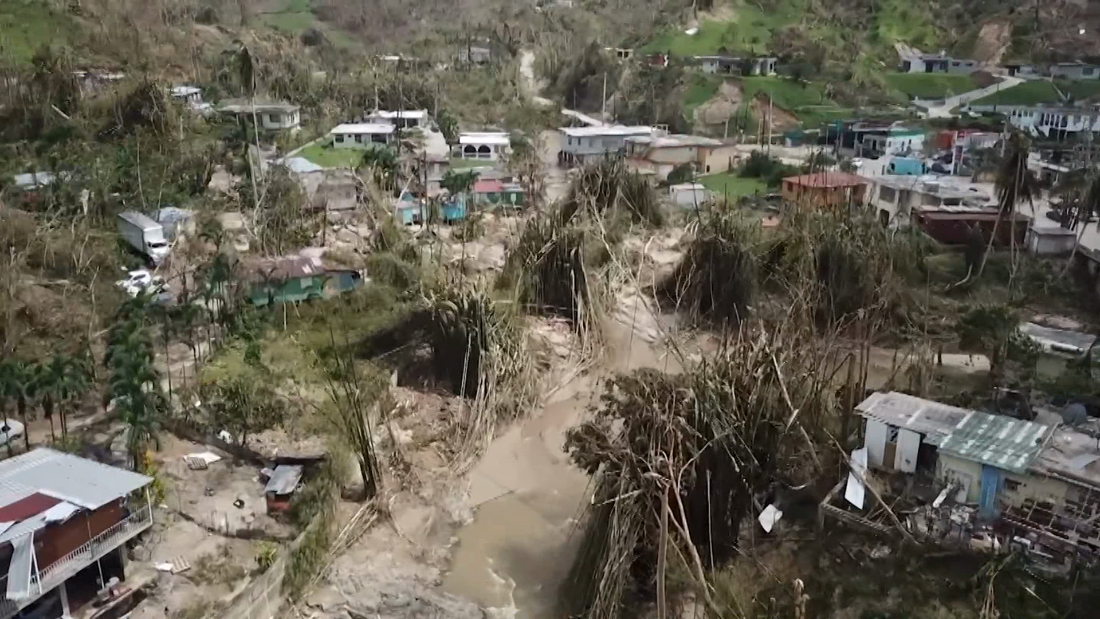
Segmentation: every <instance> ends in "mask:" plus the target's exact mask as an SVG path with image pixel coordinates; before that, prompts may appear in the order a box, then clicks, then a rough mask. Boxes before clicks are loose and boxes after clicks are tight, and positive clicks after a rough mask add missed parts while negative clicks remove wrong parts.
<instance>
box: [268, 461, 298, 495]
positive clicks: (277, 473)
mask: <svg viewBox="0 0 1100 619" xmlns="http://www.w3.org/2000/svg"><path fill="white" fill-rule="evenodd" d="M300 481H302V465H301V464H280V465H279V466H277V467H275V470H274V471H272V472H271V478H270V479H268V480H267V485H266V486H264V492H265V493H267V492H274V493H275V494H290V493H291V492H294V489H295V488H297V487H298V482H300Z"/></svg>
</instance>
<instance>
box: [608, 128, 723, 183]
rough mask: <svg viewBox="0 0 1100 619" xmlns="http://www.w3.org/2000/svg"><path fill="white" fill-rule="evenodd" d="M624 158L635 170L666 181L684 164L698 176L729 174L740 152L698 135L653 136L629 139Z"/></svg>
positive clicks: (627, 139)
mask: <svg viewBox="0 0 1100 619" xmlns="http://www.w3.org/2000/svg"><path fill="white" fill-rule="evenodd" d="M624 155H625V156H626V163H627V165H628V166H629V167H630V168H631V169H632V170H634V171H635V172H638V173H641V174H651V175H653V176H654V177H655V178H656V179H657V180H661V181H663V180H665V179H666V178H668V175H669V173H670V172H672V170H673V169H674V168H676V167H677V166H681V165H684V164H691V165H692V166H693V168H694V169H695V172H696V173H697V174H717V173H719V172H725V171H726V170H729V169H730V167H731V166H732V165H733V160H734V157H736V155H737V151H736V148H735V147H734V145H732V144H724V143H722V142H721V141H719V140H715V139H712V138H705V137H702V136H698V135H650V136H632V137H628V138H626V143H625V146H624Z"/></svg>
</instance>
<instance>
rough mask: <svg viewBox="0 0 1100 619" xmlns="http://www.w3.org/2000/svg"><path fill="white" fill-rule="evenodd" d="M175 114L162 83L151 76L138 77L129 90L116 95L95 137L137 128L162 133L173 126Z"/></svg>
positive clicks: (122, 133)
mask: <svg viewBox="0 0 1100 619" xmlns="http://www.w3.org/2000/svg"><path fill="white" fill-rule="evenodd" d="M178 116H179V111H178V110H177V109H176V107H175V106H174V105H173V104H172V103H171V102H170V101H169V99H168V95H167V91H166V90H165V88H164V86H163V85H161V84H158V83H157V82H155V81H152V80H148V79H146V80H142V81H140V82H138V83H137V85H135V86H134V88H133V90H131V91H129V92H128V93H126V94H124V95H122V96H120V97H119V98H118V100H117V101H116V102H115V104H114V105H113V106H112V108H111V118H110V120H109V121H108V122H107V124H106V126H105V127H103V129H102V130H101V131H100V133H99V137H100V138H103V139H105V138H108V137H119V136H123V135H127V134H130V133H134V132H135V131H137V130H138V129H145V130H148V131H150V132H152V133H153V135H156V136H159V137H163V136H165V135H168V134H169V133H170V132H171V131H173V129H175V128H176V123H177V119H178Z"/></svg>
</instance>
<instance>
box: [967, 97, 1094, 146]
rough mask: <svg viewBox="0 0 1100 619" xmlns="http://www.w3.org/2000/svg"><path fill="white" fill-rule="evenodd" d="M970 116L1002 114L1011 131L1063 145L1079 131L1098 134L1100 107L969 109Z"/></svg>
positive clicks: (981, 107) (1034, 106) (1023, 106)
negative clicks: (973, 113)
mask: <svg viewBox="0 0 1100 619" xmlns="http://www.w3.org/2000/svg"><path fill="white" fill-rule="evenodd" d="M967 109H968V110H970V111H972V112H997V113H999V114H1004V116H1005V117H1006V118H1007V119H1008V122H1009V123H1011V124H1012V126H1013V127H1016V128H1018V129H1021V130H1023V131H1025V132H1027V133H1028V134H1030V135H1032V136H1042V137H1045V138H1050V139H1054V140H1057V141H1063V140H1067V139H1072V138H1073V137H1074V136H1075V135H1077V134H1078V133H1080V132H1082V131H1091V132H1093V133H1096V132H1100V107H1097V106H1090V107H1064V106H1044V105H971V106H969V107H968V108H967Z"/></svg>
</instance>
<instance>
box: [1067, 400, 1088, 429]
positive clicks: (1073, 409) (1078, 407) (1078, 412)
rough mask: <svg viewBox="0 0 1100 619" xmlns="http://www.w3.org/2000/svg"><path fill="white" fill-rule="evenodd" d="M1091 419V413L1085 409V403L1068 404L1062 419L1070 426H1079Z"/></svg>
mask: <svg viewBox="0 0 1100 619" xmlns="http://www.w3.org/2000/svg"><path fill="white" fill-rule="evenodd" d="M1088 420H1089V413H1088V411H1086V410H1085V405H1084V404H1078V403H1076V402H1074V403H1073V404H1069V405H1067V406H1066V407H1065V408H1063V409H1062V421H1063V422H1064V423H1065V424H1066V425H1068V426H1074V427H1076V426H1079V425H1081V424H1083V423H1085V422H1086V421H1088Z"/></svg>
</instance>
